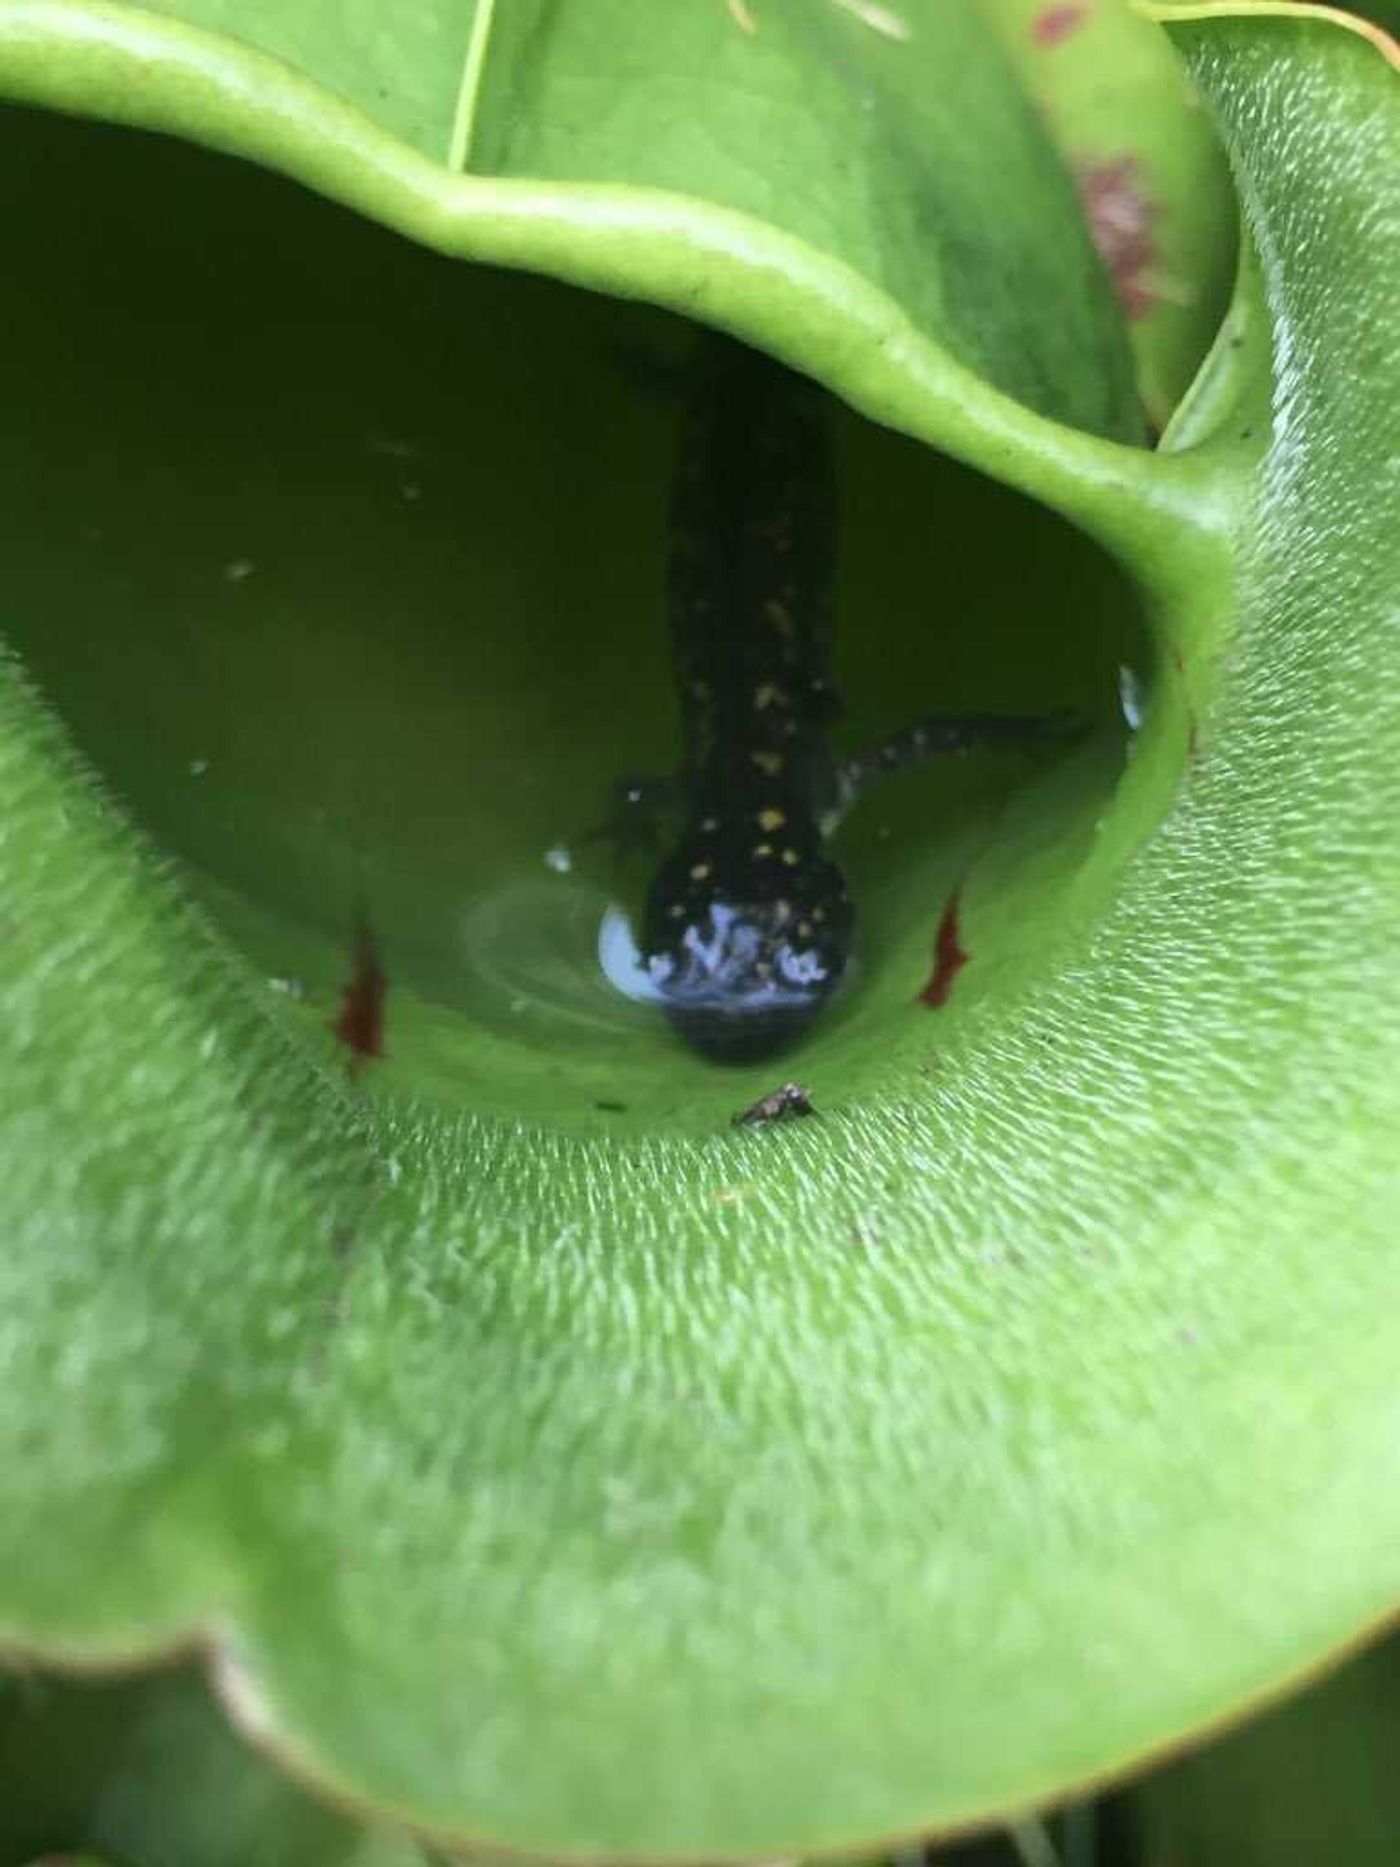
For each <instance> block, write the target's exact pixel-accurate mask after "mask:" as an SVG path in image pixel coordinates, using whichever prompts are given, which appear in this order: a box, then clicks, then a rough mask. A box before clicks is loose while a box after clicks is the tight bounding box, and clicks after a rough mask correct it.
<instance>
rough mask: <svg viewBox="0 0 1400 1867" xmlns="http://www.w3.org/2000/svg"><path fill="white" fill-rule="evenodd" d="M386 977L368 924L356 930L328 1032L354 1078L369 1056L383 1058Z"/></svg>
mask: <svg viewBox="0 0 1400 1867" xmlns="http://www.w3.org/2000/svg"><path fill="white" fill-rule="evenodd" d="M388 996H389V975H388V974H387V973H386V972H385V970H384V968H383V967H382V966H381V965H380V963H379V949H378V947H377V946H376V945H375V940H374V934H373V931H372V930H371V928H370V926H369V923H368V922H367V921H363V920H362V921H361V922H360V924H359V926H358V927H357V928H356V929H355V953H354V960H353V963H352V966H351V972H350V978H349V980H348V982H347V984H346V987H345V991H344V993H343V995H342V997H341V1001H340V1015H339V1016H338V1017H337V1018H336V1021H335V1023H334V1024H333V1025H332V1026H331V1029H332V1030H333V1031H334V1032H335V1034H336V1036H337V1037H338V1038H339V1039H340V1041H341V1043H342V1044H344V1045H345V1047H346V1049H347V1050H348V1051H349V1052H350V1074H351V1075H352V1076H354V1075H357V1074H358V1073H359V1071H360V1070H361V1069H362V1068H363V1067H364V1065H365V1064H366V1063H367V1062H368V1061H369V1060H370V1058H372V1057H382V1056H383V1055H384V1004H385V1000H386V999H387V998H388Z"/></svg>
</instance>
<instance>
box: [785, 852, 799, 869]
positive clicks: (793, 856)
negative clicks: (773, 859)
mask: <svg viewBox="0 0 1400 1867" xmlns="http://www.w3.org/2000/svg"><path fill="white" fill-rule="evenodd" d="M801 860H802V858H801V856H799V855H798V853H797V851H796V850H795V849H785V850H784V851H783V861H784V862H785V863H786V864H787V865H788V867H789V868H790V869H795V868H796V867H797V865H798V863H799V862H801Z"/></svg>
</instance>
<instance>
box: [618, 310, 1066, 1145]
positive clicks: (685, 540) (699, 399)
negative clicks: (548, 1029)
mask: <svg viewBox="0 0 1400 1867" xmlns="http://www.w3.org/2000/svg"><path fill="white" fill-rule="evenodd" d="M826 412H827V411H826V407H825V402H824V397H823V392H822V391H821V390H819V389H818V388H817V386H816V385H815V384H813V383H811V382H807V381H805V380H804V379H803V378H801V377H799V376H796V375H794V374H793V373H792V372H791V371H789V370H787V369H786V368H784V367H783V366H782V365H781V364H779V363H776V362H774V361H773V360H772V359H770V358H768V357H764V356H761V355H760V354H759V353H758V352H756V351H752V350H748V349H746V348H745V347H744V346H743V345H741V344H738V343H735V342H734V341H732V340H731V339H729V338H724V337H720V336H717V335H713V334H712V335H709V336H707V337H705V338H704V339H702V342H701V346H700V351H699V359H698V364H697V368H696V372H695V383H694V391H693V393H692V395H691V396H690V399H689V401H688V404H687V409H686V413H685V416H684V419H683V423H682V435H681V444H680V450H679V455H678V459H677V465H676V471H675V480H674V484H673V487H672V496H671V511H670V566H669V575H668V609H669V617H670V628H671V643H672V662H673V672H674V678H675V684H676V693H677V699H678V701H679V704H680V711H681V721H682V727H683V757H682V763H681V770H680V772H679V773H678V774H677V775H676V777H675V778H673V779H671V780H666V779H664V778H663V779H641V778H631V779H627V780H625V781H624V782H623V783H622V784H620V785H619V787H618V791H617V800H616V804H615V809H616V810H617V812H618V814H619V816H620V817H623V818H625V816H626V814H627V811H628V809H629V808H631V809H632V810H633V811H634V812H640V813H642V814H645V813H647V812H649V811H652V810H655V809H656V808H657V807H658V806H660V807H662V808H670V809H672V810H675V811H676V812H677V813H678V814H679V816H680V818H681V827H680V834H679V837H678V839H677V840H676V841H675V843H674V844H673V845H672V847H671V848H670V850H669V852H668V853H667V854H666V855H665V856H663V858H662V859H661V861H660V863H659V864H658V865H657V867H656V869H655V871H654V873H653V875H652V880H651V885H650V888H649V890H648V892H647V899H646V907H645V912H644V915H643V922H642V929H641V943H640V944H641V949H642V954H643V957H644V959H645V962H646V965H647V968H648V971H649V973H650V975H651V978H652V980H653V981H654V983H655V986H656V988H657V991H656V996H657V997H658V998H659V1000H660V1003H661V1006H662V1009H663V1010H664V1011H665V1013H666V1015H667V1017H668V1018H669V1020H670V1022H671V1024H672V1025H673V1027H674V1028H675V1030H676V1031H677V1032H678V1034H679V1035H680V1036H681V1037H682V1038H683V1039H684V1040H685V1041H686V1042H687V1043H688V1044H690V1045H691V1047H692V1048H693V1049H695V1050H697V1051H699V1052H700V1053H701V1054H702V1055H705V1056H708V1057H711V1058H714V1059H716V1060H718V1061H720V1062H726V1063H743V1062H757V1061H760V1060H762V1059H763V1058H767V1057H772V1056H776V1055H778V1054H780V1053H781V1052H782V1051H784V1050H786V1049H787V1048H789V1047H790V1046H791V1045H792V1044H793V1043H794V1042H795V1041H796V1040H797V1039H799V1038H800V1037H802V1036H803V1035H805V1033H806V1032H807V1030H808V1029H809V1027H810V1025H811V1023H812V1020H813V1019H814V1017H815V1016H816V1015H817V1013H818V1012H820V1011H821V1009H822V1008H823V1007H824V1006H825V1005H826V1004H827V1003H828V1002H829V1001H830V999H831V998H832V996H833V994H834V993H835V991H836V989H837V987H838V986H839V985H840V983H841V980H842V978H843V976H844V974H845V972H846V969H847V966H848V963H849V960H850V955H851V949H852V945H853V941H854V936H855V907H854V904H853V902H852V900H851V896H850V891H849V889H848V887H847V885H846V878H845V876H844V874H843V873H842V871H841V868H840V866H839V865H838V864H837V863H836V862H835V861H834V860H833V859H832V856H831V854H830V851H829V847H828V839H829V838H830V836H831V834H832V832H833V831H834V830H835V828H836V826H837V825H838V823H839V822H840V821H841V819H842V817H843V816H844V815H845V813H846V811H847V810H848V809H849V808H850V806H851V805H852V804H853V803H854V802H855V801H856V799H857V798H858V797H859V796H860V795H861V794H862V793H863V792H864V791H865V790H866V789H867V788H868V787H869V786H870V785H871V784H873V783H875V782H876V781H877V780H879V779H881V778H883V777H885V776H887V775H888V774H889V773H891V772H896V771H902V770H907V769H908V768H909V767H911V766H913V765H917V764H922V763H923V762H924V761H925V760H926V759H928V758H930V757H933V756H935V755H937V754H939V753H950V752H963V751H968V750H970V749H972V748H974V747H990V746H1011V747H1019V746H1026V745H1034V744H1040V743H1044V742H1045V741H1046V740H1051V741H1053V740H1056V739H1062V738H1064V737H1065V736H1066V729H1067V726H1070V727H1072V728H1075V729H1077V727H1076V723H1073V722H1067V721H1066V719H1065V717H1064V716H1063V715H1051V716H1049V717H1048V718H1047V717H1045V716H1040V715H1034V716H1025V715H1013V716H1006V715H989V714H966V715H954V716H945V715H933V716H929V717H927V718H924V719H921V720H919V721H917V722H916V723H915V724H914V725H912V726H910V727H908V728H907V729H906V730H905V731H903V732H901V733H899V734H897V735H895V737H893V738H892V739H889V740H887V741H885V742H884V743H883V744H882V745H880V746H879V747H877V748H875V749H874V750H873V751H872V752H869V753H867V754H864V755H861V756H856V757H841V756H838V754H837V753H836V751H835V749H834V747H833V745H832V739H831V735H832V729H833V727H834V726H835V725H836V723H837V722H838V720H839V719H840V715H841V702H840V697H839V695H838V694H837V691H836V688H835V685H834V682H833V680H832V670H831V661H832V653H831V647H832V640H831V638H832V627H831V610H832V591H833V586H834V581H835V571H836V545H835V540H836V505H837V501H836V476H835V466H834V461H833V457H832V448H831V440H830V435H829V433H828V424H827V421H826ZM633 841H634V842H635V841H636V839H635V837H634V838H633ZM787 1087H788V1088H790V1087H791V1085H787ZM758 1106H760V1107H761V1106H762V1105H761V1104H760V1105H758ZM785 1106H786V1105H785ZM767 1119H772V1117H771V1116H769V1117H767Z"/></svg>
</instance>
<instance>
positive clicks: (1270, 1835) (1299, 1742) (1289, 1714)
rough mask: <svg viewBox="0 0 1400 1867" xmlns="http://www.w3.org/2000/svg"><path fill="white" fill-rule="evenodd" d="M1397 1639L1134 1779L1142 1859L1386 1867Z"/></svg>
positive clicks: (1391, 1842)
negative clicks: (1252, 1719)
mask: <svg viewBox="0 0 1400 1867" xmlns="http://www.w3.org/2000/svg"><path fill="white" fill-rule="evenodd" d="M1397 1742H1400V1647H1398V1646H1397V1645H1396V1643H1395V1642H1394V1641H1393V1640H1392V1641H1390V1642H1388V1643H1387V1644H1386V1645H1384V1646H1382V1647H1378V1648H1377V1649H1376V1650H1375V1651H1374V1652H1372V1653H1366V1654H1363V1655H1362V1656H1361V1658H1360V1659H1355V1660H1352V1661H1351V1662H1350V1663H1349V1664H1348V1665H1347V1666H1346V1667H1344V1668H1343V1670H1342V1671H1341V1672H1339V1673H1338V1674H1337V1675H1336V1677H1335V1678H1332V1679H1329V1680H1328V1681H1327V1682H1326V1683H1325V1684H1323V1685H1320V1686H1315V1687H1314V1688H1313V1689H1312V1690H1311V1691H1310V1692H1306V1693H1305V1694H1304V1695H1303V1696H1302V1697H1301V1698H1299V1699H1296V1700H1294V1701H1293V1702H1292V1703H1291V1704H1288V1705H1284V1706H1281V1707H1279V1708H1278V1709H1277V1710H1274V1711H1270V1712H1267V1713H1266V1714H1265V1715H1264V1716H1263V1717H1262V1718H1259V1719H1257V1720H1256V1721H1255V1722H1254V1723H1253V1724H1250V1725H1248V1726H1247V1727H1246V1728H1245V1729H1244V1730H1243V1731H1238V1732H1235V1733H1232V1734H1229V1735H1227V1736H1225V1737H1223V1738H1221V1739H1220V1740H1219V1742H1217V1743H1215V1744H1212V1745H1211V1746H1210V1747H1209V1748H1208V1749H1206V1750H1203V1751H1201V1752H1199V1753H1198V1754H1197V1755H1196V1756H1193V1757H1187V1758H1185V1759H1184V1760H1183V1761H1181V1762H1179V1763H1174V1764H1172V1765H1170V1766H1169V1767H1168V1768H1167V1769H1165V1770H1162V1771H1160V1772H1159V1773H1158V1774H1156V1775H1154V1776H1149V1777H1148V1778H1147V1779H1146V1781H1145V1782H1143V1783H1141V1784H1140V1785H1139V1786H1138V1788H1137V1789H1136V1791H1135V1792H1134V1793H1133V1797H1132V1826H1133V1830H1134V1833H1135V1836H1136V1843H1137V1847H1138V1849H1139V1850H1140V1853H1139V1858H1140V1860H1141V1862H1142V1867H1180V1864H1182V1863H1189V1867H1312V1863H1314V1862H1316V1861H1345V1862H1346V1863H1347V1867H1388V1864H1389V1863H1390V1862H1391V1861H1393V1860H1394V1859H1395V1837H1396V1835H1397V1834H1400V1786H1397V1783H1396V1777H1395V1751H1396V1744H1397Z"/></svg>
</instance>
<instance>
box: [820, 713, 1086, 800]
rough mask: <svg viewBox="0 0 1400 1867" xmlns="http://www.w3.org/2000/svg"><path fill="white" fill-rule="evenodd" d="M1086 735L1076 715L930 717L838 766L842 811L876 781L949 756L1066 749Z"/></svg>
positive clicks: (954, 714) (940, 715)
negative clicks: (1048, 747)
mask: <svg viewBox="0 0 1400 1867" xmlns="http://www.w3.org/2000/svg"><path fill="white" fill-rule="evenodd" d="M1086 730H1087V722H1086V721H1085V720H1084V719H1083V718H1082V716H1081V715H1079V714H1077V713H1068V712H1061V713H930V714H927V715H926V716H925V717H924V718H923V719H921V720H916V721H915V722H914V724H913V725H912V726H906V727H905V728H904V730H903V731H902V732H898V733H895V734H894V735H893V737H892V738H889V739H886V740H885V741H884V742H883V743H882V744H881V745H878V746H873V747H871V748H870V749H869V750H868V751H865V752H858V753H857V754H856V755H855V756H854V757H853V758H848V759H843V760H841V762H840V764H839V766H838V781H839V786H840V795H841V802H842V806H843V808H844V807H845V806H848V805H850V804H852V803H854V802H855V800H856V798H858V797H859V796H861V794H862V793H863V792H865V791H868V790H869V789H870V787H871V785H873V784H874V783H875V782H876V781H877V780H878V779H880V778H887V777H889V776H890V774H891V773H892V772H897V771H913V770H914V769H915V768H916V767H918V766H920V765H923V764H926V763H927V762H928V760H929V759H931V758H938V757H940V756H942V755H943V754H946V753H949V752H984V751H1026V750H1033V749H1035V748H1036V747H1038V746H1047V745H1067V744H1069V743H1070V742H1071V741H1073V740H1075V739H1078V738H1079V737H1081V735H1082V734H1083V733H1084V732H1085V731H1086Z"/></svg>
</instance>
